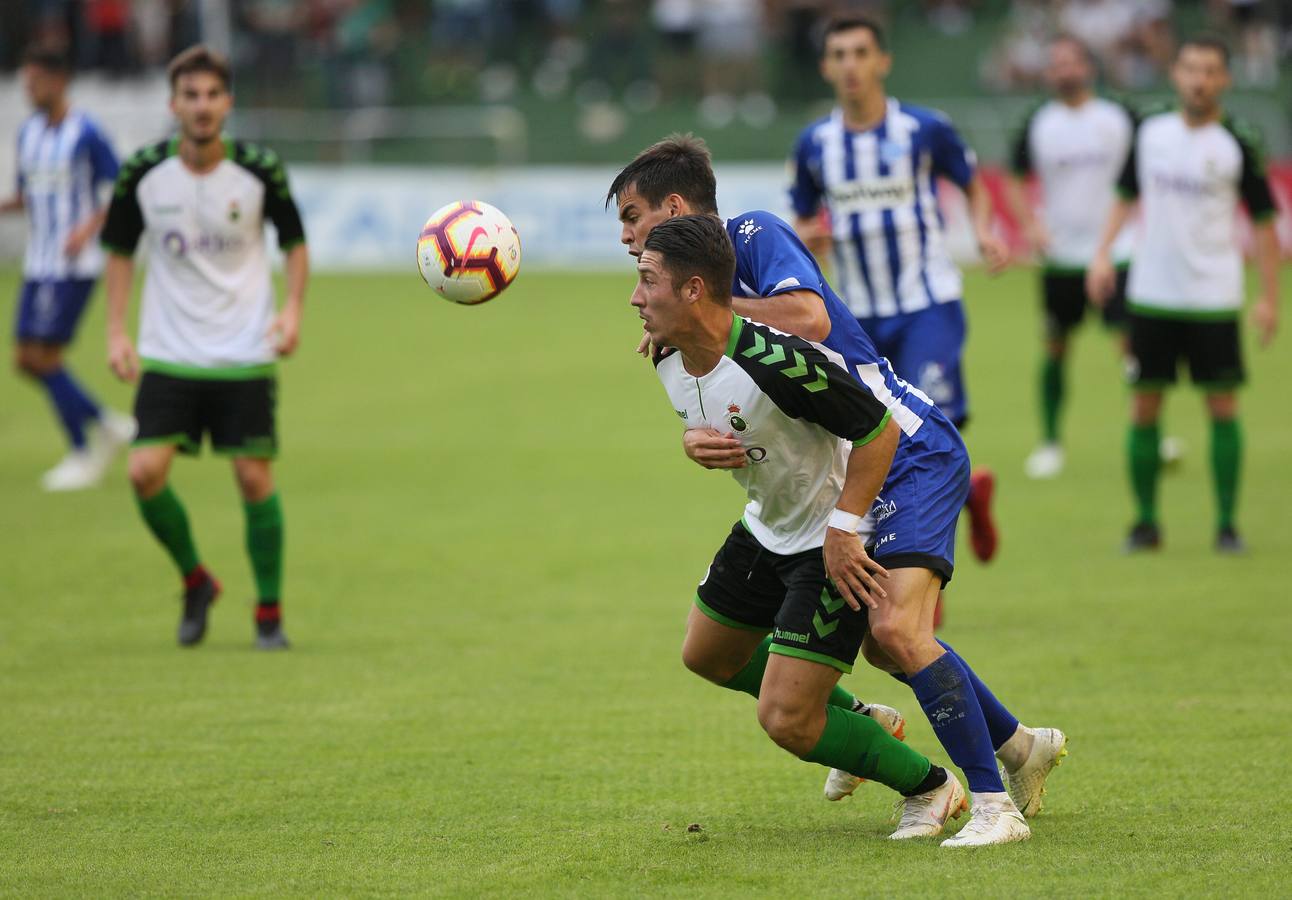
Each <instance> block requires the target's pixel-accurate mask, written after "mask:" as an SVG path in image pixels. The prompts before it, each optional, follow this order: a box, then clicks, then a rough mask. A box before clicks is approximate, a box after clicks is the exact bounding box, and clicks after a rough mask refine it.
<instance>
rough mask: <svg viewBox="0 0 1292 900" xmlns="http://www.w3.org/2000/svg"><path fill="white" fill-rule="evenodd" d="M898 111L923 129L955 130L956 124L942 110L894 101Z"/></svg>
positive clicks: (903, 101)
mask: <svg viewBox="0 0 1292 900" xmlns="http://www.w3.org/2000/svg"><path fill="white" fill-rule="evenodd" d="M892 102H893V103H894V104H895V105H896V108H897V111H898V112H899V113H901V114H902V115H904V116H908V117H910V118H911V119H914V120H915V121H916V122H918V123H919V125H920V128H921V129H925V128H952V129H954V128H955V123H954V122H952V121H951V117H950V116H948V115H947V114H946V113H944V112H943V111H942V110H940V109H935V108H934V107H932V106H921V105H919V104H918V103H907V102H906V101H905V100H897V99H894V100H893V101H892Z"/></svg>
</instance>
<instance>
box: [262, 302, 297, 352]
mask: <svg viewBox="0 0 1292 900" xmlns="http://www.w3.org/2000/svg"><path fill="white" fill-rule="evenodd" d="M269 340H270V341H272V342H273V345H274V350H275V351H276V352H277V353H278V355H279V356H291V355H292V352H293V351H294V350H295V349H296V345H297V344H299V343H300V340H301V312H300V309H299V308H298V307H297V306H296V304H294V303H288V304H287V305H286V306H284V307H283V309H282V311H281V312H280V313H279V314H278V316H277V317H276V318H275V319H274V322H273V324H272V325H270V326H269Z"/></svg>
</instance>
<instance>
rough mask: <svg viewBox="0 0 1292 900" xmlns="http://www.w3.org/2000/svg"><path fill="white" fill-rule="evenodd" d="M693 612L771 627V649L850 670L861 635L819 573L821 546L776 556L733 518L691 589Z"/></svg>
mask: <svg viewBox="0 0 1292 900" xmlns="http://www.w3.org/2000/svg"><path fill="white" fill-rule="evenodd" d="M695 605H696V606H697V607H698V608H699V610H700V612H702V613H704V614H705V615H706V616H708V617H709V618H711V619H713V620H714V621H716V622H719V623H721V624H723V625H728V626H730V627H732V628H741V629H744V630H747V631H759V632H767V631H770V632H771V633H772V646H771V652H772V653H779V654H781V655H782V656H794V657H798V658H799V659H809V660H812V661H813V662H819V663H822V664H824V665H827V666H832V667H833V668H836V669H838V670H839V671H841V672H851V671H852V664H853V663H854V662H856V661H857V653H858V651H860V650H861V641H862V638H864V637H865V636H866V626H867V618H866V609H865V607H862V610H861V612H854V611H853V610H851V609H850V608H849V607H848V605H847V604H846V603H845V602H844V600H843V598H842V597H841V596H840V595H839V592H838V591H837V590H835V587H834V584H833V583H832V582H830V581H829V580H828V579H827V578H826V577H825V562H824V560H823V559H822V556H821V550H820V548H817V549H815V550H805V551H803V552H802V553H794V554H792V555H789V556H782V555H781V554H779V553H772V552H771V551H770V550H765V549H763V546H762V545H761V544H759V543H758V541H756V540H754V537H753V535H751V534H750V533H749V531H748V530H746V528H745V526H744V525H743V524H741V523H740V522H737V523H736V525H735V527H733V528H732V529H731V534H730V535H729V536H728V537H727V540H726V542H725V543H724V544H723V545H722V548H721V549H720V550H718V554H717V556H715V557H714V558H713V564H712V565H711V566H709V572H708V574H707V575H705V576H704V580H703V581H701V582H700V586H699V588H697V589H696V598H695Z"/></svg>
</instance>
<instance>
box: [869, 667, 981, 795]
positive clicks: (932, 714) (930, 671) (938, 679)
mask: <svg viewBox="0 0 1292 900" xmlns="http://www.w3.org/2000/svg"><path fill="white" fill-rule="evenodd" d="M909 683H910V685H911V690H913V691H914V692H915V698H916V699H917V700H918V701H919V703H920V708H921V709H923V710H924V714H925V715H926V716H928V719H929V724H930V725H932V726H933V732H934V734H936V735H937V736H938V740H939V741H940V742H941V743H942V746H943V747H944V748H945V749H946V751H947V755H948V756H950V757H951V761H952V762H954V763H955V764H956V765H957V766H959V767H960V770H961V771H962V772H964V773H965V779H966V780H967V781H968V782H969V790H970V791H972V792H973V793H975V794H981V793H999V792H1002V791H1004V790H1005V786H1004V784H1003V783H1002V782H1001V780H1000V772H999V771H998V770H997V768H996V753H995V748H994V747H993V746H992V742H991V733H990V732H989V731H988V729H987V721H986V719H985V718H984V717H983V712H982V707H981V706H980V705H979V703H978V698H977V696H976V695H975V694H974V691H973V687H972V685H971V684H970V682H969V678H968V677H967V676H966V675H965V672H964V669H962V668H961V667H960V664H959V662H958V661H957V660H956V657H955V655H954V654H951V653H943V654H942V655H941V656H939V657H938V658H937V659H935V660H934V661H933V662H931V663H929V664H928V665H927V666H925V667H924V668H923V669H921V670H920V671H918V672H916V673H915V674H914V675H911V676H910V678H909ZM850 771H851V770H850Z"/></svg>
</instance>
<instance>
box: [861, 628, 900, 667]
mask: <svg viewBox="0 0 1292 900" xmlns="http://www.w3.org/2000/svg"><path fill="white" fill-rule="evenodd" d="M861 656H862V658H863V659H865V660H866V662H867V663H869V664H870V665H871V666H873V667H874V668H876V669H879V670H880V671H881V672H888V673H889V674H896V673H898V672H900V671H902V667H901V666H899V665H898V664H897V663H895V662H894V661H893V658H892V657H891V656H889V655H888V654H887V653H886V652H884V648H883V647H881V646H879V642H878V641H876V640H875V638H874V636H873V635H871V634H867V635H866V639H865V640H864V641H862V643H861Z"/></svg>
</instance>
